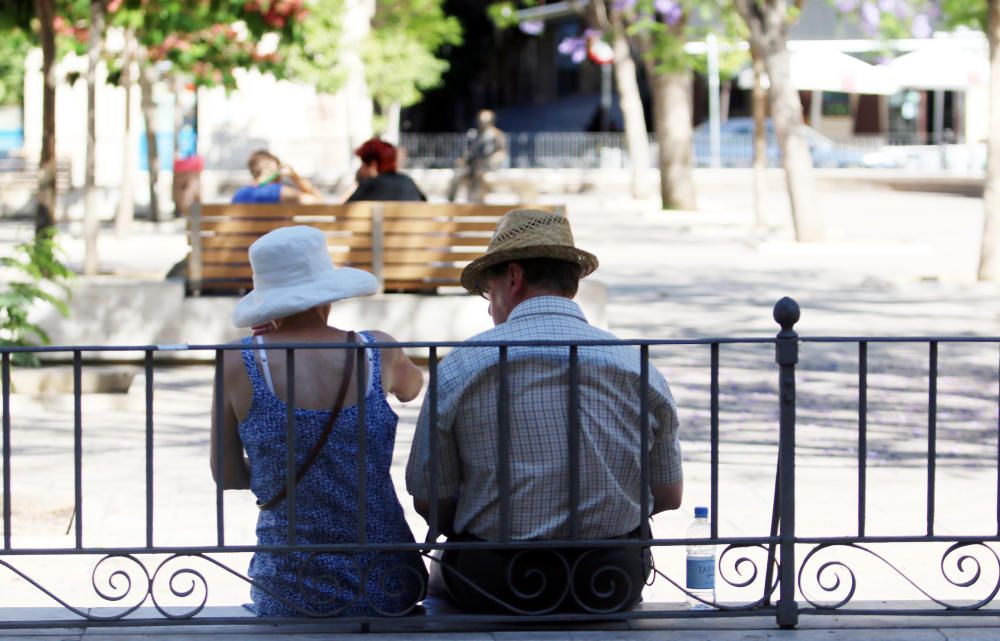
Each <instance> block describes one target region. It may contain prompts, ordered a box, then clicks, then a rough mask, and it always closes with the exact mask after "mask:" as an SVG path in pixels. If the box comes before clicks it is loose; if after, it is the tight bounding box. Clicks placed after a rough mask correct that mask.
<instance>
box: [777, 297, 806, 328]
mask: <svg viewBox="0 0 1000 641" xmlns="http://www.w3.org/2000/svg"><path fill="white" fill-rule="evenodd" d="M799 315H800V312H799V304H798V303H796V302H795V300H794V299H792V298H789V297H788V296H785V297H784V298H782V299H781V300H779V301H778V302H777V303H775V304H774V320H775V322H777V323H778V324H779V325H781V329H783V330H790V329H792V327H793V326H794V325H795V323H797V322H799Z"/></svg>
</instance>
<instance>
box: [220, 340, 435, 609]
mask: <svg viewBox="0 0 1000 641" xmlns="http://www.w3.org/2000/svg"><path fill="white" fill-rule="evenodd" d="M360 334H361V336H362V337H363V339H364V341H365V342H366V343H367V342H371V341H373V340H374V337H373V336H372V335H371V334H370V333H368V332H360ZM243 345H244V346H245V349H243V350H242V355H243V363H244V365H245V366H246V370H247V374H248V375H249V377H250V382H251V384H252V385H253V403H252V404H251V407H250V412H249V414H248V415H247V417H246V419H244V420H243V421H242V422H241V423H240V424H239V433H240V438H241V439H242V441H243V447H244V448H245V449H246V452H247V456H248V458H249V461H250V489H251V491H252V492H253V493H254V495H255V496H256V497H257V500H258V501H260V502H261V503H263V502H265V501H267V500H269V499H270V498H271V497H273V496H274V495H275V494H277V493H278V492H279V491H280V489H281V488H282V487H283V486H284V484H285V477H286V474H285V432H286V426H287V423H286V416H287V405H286V404H285V402H284V401H283V400H281V399H280V398H278V397H277V396H276V395H275V394H274V392H272V391H271V390H270V389H269V387H268V385H267V383H266V381H265V379H264V376H263V375H262V373H261V370H260V369H259V368H258V366H257V362H256V360H255V359H254V350H253V348H252V346H253V341H252V338H250V337H246V338H244V339H243ZM368 363H369V368H368V370H369V373H370V379H369V381H368V391H367V392H366V396H365V423H366V434H367V441H366V446H365V447H366V457H365V458H366V469H367V486H366V488H367V491H366V517H365V518H366V532H367V536H368V542H370V543H412V542H413V534H412V533H411V532H410V528H409V526H408V525H407V524H406V520H405V519H404V517H403V508H402V506H401V505H400V504H399V501H398V500H397V498H396V492H395V489H394V487H393V484H392V478H391V477H390V475H389V468H390V466H391V465H392V448H393V443H394V441H395V438H396V424H397V422H398V420H399V417H398V416H397V415H396V413H395V412H393V410H392V408H391V407H389V404H388V402H386V398H385V392H384V391H383V390H382V385H381V381H382V373H381V362H380V358H379V350H377V349H375V350H370V351H369V360H368ZM348 400H350V399H348ZM331 404H332V403H331ZM344 405H345V406H344V408H343V409H342V410H341V412H340V416H339V417H338V418H337V422H336V424H335V425H334V427H333V430H332V432H331V433H330V436H329V439H328V440H327V442H326V445H324V447H323V449H322V450H321V451H320V453H319V456H318V457H317V458H316V461H315V462H314V463H313V465H312V467H310V468H309V470H308V471H307V472H306V474H305V476H304V477H303V478H302V480H301V481H299V483H298V484H297V485H296V491H295V492H296V495H295V500H296V522H297V530H296V532H297V533H296V536H297V541H296V543H297V544H298V545H306V544H343V543H357V542H358V518H359V517H358V508H357V505H358V502H357V493H358V474H357V470H358V466H357V436H358V430H357V426H358V407H357V405H348V401H345V403H344ZM329 417H330V412H329V411H328V410H310V409H301V408H299V409H296V410H295V424H296V448H295V450H296V460H297V461H298V464H297V465H298V467H301V465H302V463H303V461H304V460H305V457H306V455H307V454H308V453H309V451H310V450H311V449H312V447H313V445H314V444H315V443H316V441H317V440H318V439H319V436H320V434H321V433H322V431H323V427H324V425H325V424H326V421H327V420H328V419H329ZM287 536H288V501H287V500H283V501H281V502H280V503H279V504H278V505H276V506H275V507H274V508H272V509H269V510H262V511H261V513H260V516H259V517H258V519H257V543H258V545H262V546H266V545H282V544H284V543H286V542H287ZM249 575H250V578H251V579H252V580H253V585H252V587H251V591H250V596H251V598H252V599H253V606H252V609H253V610H254V611H255V612H256V613H257V614H259V615H261V616H337V615H342V616H359V615H375V616H378V615H387V616H391V615H401V614H406V613H407V612H408V611H409V610H410V609H412V607H413V606H414V605H415V604H416V603H417V602H418V601H419V600H420V599H422V598H423V595H424V588H425V585H426V569H425V567H424V564H423V561H422V559H421V557H420V555H419V554H418V553H417V552H363V553H307V552H294V553H284V552H281V553H279V552H257V553H255V554H254V556H253V559H252V560H251V562H250V571H249Z"/></svg>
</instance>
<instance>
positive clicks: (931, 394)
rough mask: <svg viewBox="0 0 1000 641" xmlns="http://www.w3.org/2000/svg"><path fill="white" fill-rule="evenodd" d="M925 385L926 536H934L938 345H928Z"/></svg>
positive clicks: (935, 343)
mask: <svg viewBox="0 0 1000 641" xmlns="http://www.w3.org/2000/svg"><path fill="white" fill-rule="evenodd" d="M928 369H929V372H928V383H927V536H931V535H932V534H934V485H935V480H936V479H935V477H936V474H937V376H938V343H937V341H931V343H930V365H929V368H928Z"/></svg>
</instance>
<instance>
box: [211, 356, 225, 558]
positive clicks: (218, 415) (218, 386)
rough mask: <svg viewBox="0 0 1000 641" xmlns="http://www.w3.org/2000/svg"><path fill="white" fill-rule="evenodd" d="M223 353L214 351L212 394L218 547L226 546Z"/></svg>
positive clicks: (216, 535)
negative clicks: (223, 481)
mask: <svg viewBox="0 0 1000 641" xmlns="http://www.w3.org/2000/svg"><path fill="white" fill-rule="evenodd" d="M224 356H225V352H224V351H223V350H221V349H217V350H215V390H214V392H213V394H214V396H215V429H216V435H215V439H216V440H215V469H216V470H218V473H217V474H216V475H215V539H216V543H217V544H218V546H219V547H222V546H224V545H225V544H226V514H225V498H224V496H223V493H222V479H224V478H225V476H226V470H225V461H226V459H225V457H223V456H222V450H223V442H222V441H223V427H222V422H223V410H224V409H225V401H226V399H225V396H224V390H223V376H224V374H225V367H224V364H223V361H222V359H223V357H224Z"/></svg>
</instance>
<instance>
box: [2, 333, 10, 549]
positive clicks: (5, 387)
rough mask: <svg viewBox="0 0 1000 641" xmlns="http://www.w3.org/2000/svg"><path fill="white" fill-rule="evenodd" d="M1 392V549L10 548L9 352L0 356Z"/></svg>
mask: <svg viewBox="0 0 1000 641" xmlns="http://www.w3.org/2000/svg"><path fill="white" fill-rule="evenodd" d="M0 381H2V383H0V386H2V394H3V549H5V550H9V549H10V530H11V523H10V512H11V507H10V504H11V501H10V354H8V353H6V352H4V354H3V356H2V357H0Z"/></svg>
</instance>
